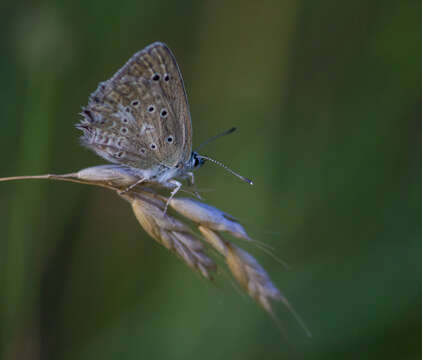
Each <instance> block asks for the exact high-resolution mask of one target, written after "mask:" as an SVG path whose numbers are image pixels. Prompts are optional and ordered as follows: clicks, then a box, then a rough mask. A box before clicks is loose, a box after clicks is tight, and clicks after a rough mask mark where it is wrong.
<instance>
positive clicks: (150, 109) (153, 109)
mask: <svg viewBox="0 0 422 360" xmlns="http://www.w3.org/2000/svg"><path fill="white" fill-rule="evenodd" d="M147 110H148V112H149V113H153V112H154V111H155V106H154V105H150V106H148V109H147Z"/></svg>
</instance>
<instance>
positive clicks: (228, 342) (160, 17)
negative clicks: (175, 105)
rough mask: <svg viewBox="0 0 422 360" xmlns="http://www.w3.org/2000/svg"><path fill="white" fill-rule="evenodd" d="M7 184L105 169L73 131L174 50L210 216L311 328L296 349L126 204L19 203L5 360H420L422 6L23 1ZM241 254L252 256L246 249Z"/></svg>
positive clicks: (6, 268) (39, 196) (7, 100)
mask: <svg viewBox="0 0 422 360" xmlns="http://www.w3.org/2000/svg"><path fill="white" fill-rule="evenodd" d="M0 14H1V15H0V19H1V21H0V28H1V31H0V42H1V43H0V46H1V54H0V55H1V56H0V80H1V82H2V86H1V88H0V89H1V90H0V92H1V97H0V99H1V103H0V105H1V106H0V109H1V113H0V119H1V126H0V153H1V154H3V159H2V162H1V164H2V165H1V167H0V176H11V175H24V174H25V175H30V174H42V173H48V172H54V173H65V172H70V171H74V170H78V169H82V168H84V167H88V166H92V165H96V164H101V163H103V161H102V160H101V159H100V158H98V157H96V156H95V155H94V154H92V153H91V152H89V151H88V150H86V149H84V148H82V147H80V146H79V145H78V141H77V138H78V136H79V134H78V132H77V130H76V129H74V128H73V124H74V123H75V122H77V120H78V115H77V113H78V112H79V111H80V107H81V106H83V105H85V104H86V102H87V99H88V95H89V94H90V92H91V91H93V90H94V89H95V88H96V86H97V84H98V82H99V81H103V80H106V79H107V78H109V77H110V76H111V75H112V74H113V73H114V72H115V70H117V69H118V68H119V67H120V66H121V65H122V64H123V63H124V62H125V61H126V60H127V59H128V58H129V57H130V56H131V55H132V54H133V53H134V52H136V51H137V50H139V49H141V48H143V47H144V46H146V45H148V44H149V43H151V42H153V41H156V40H160V41H164V42H166V43H167V44H168V45H169V46H170V47H171V49H172V50H173V52H174V53H175V55H176V57H177V59H178V62H179V65H180V67H181V69H182V72H183V75H184V79H185V84H186V87H187V92H188V97H189V101H190V104H191V113H192V118H193V128H194V133H195V136H194V143H195V144H199V143H200V142H201V141H203V140H205V139H206V138H208V137H210V136H212V135H214V134H216V133H218V132H220V131H222V130H225V129H227V128H229V127H231V126H238V127H239V131H238V133H237V134H235V135H231V136H230V137H228V138H226V139H221V140H219V141H218V143H214V144H210V145H209V146H208V147H207V148H206V150H205V152H206V154H209V155H210V156H213V157H214V158H216V159H219V160H222V161H223V162H225V163H227V164H229V165H230V166H232V167H233V168H234V169H235V170H237V171H239V172H240V173H241V174H244V175H246V176H249V177H251V178H252V179H253V180H254V181H255V183H256V186H255V187H253V188H250V187H249V186H248V185H246V184H243V183H241V182H239V181H238V180H237V179H236V178H234V177H232V176H230V175H229V174H227V173H225V172H224V171H223V170H222V169H220V168H217V167H215V166H213V165H212V164H207V165H206V166H205V167H204V168H203V169H201V170H200V171H199V172H198V173H197V178H196V179H197V183H198V186H200V187H201V188H204V189H209V188H211V189H215V191H213V192H208V193H205V195H204V196H205V197H206V201H207V202H208V203H210V204H213V205H216V206H217V207H219V208H220V209H222V210H225V211H227V212H230V213H232V214H233V215H234V216H236V217H237V218H239V219H241V220H242V221H243V223H244V224H245V226H246V228H247V229H248V231H249V232H250V233H251V235H252V236H253V237H255V238H257V239H259V240H262V241H265V242H267V243H269V244H271V245H272V246H274V247H275V248H276V250H275V253H276V255H277V256H279V257H281V258H283V259H285V260H287V261H288V262H289V263H290V265H291V266H292V269H291V270H290V271H285V270H284V269H283V268H282V267H281V266H280V265H279V264H278V263H276V262H274V261H273V260H272V259H270V258H269V257H268V256H266V255H265V254H263V253H262V252H261V251H259V249H256V248H254V247H247V249H248V250H249V251H250V252H252V253H253V254H254V255H256V256H257V258H258V259H259V261H260V262H261V263H262V264H263V265H264V266H265V267H266V268H267V269H268V272H269V274H270V275H271V276H272V278H273V280H274V282H275V283H276V284H277V285H278V286H279V287H280V288H281V289H282V290H283V291H284V292H285V294H286V295H287V297H288V298H289V299H290V300H291V302H292V303H293V304H294V305H295V307H296V308H297V310H298V312H299V313H300V314H301V315H302V317H303V318H304V319H305V320H306V322H307V323H308V325H309V327H310V328H311V330H312V332H313V334H314V338H313V339H311V340H308V339H306V338H305V336H304V334H303V333H301V331H300V329H298V327H297V325H296V324H295V323H294V321H293V320H292V318H291V316H290V315H289V314H288V313H287V312H286V310H285V309H284V308H283V306H282V305H277V306H276V311H277V313H278V316H279V317H280V322H281V323H282V324H283V326H284V328H285V332H286V334H287V336H286V337H287V339H286V337H284V336H283V335H281V333H280V331H279V329H278V328H277V326H276V325H275V324H274V322H273V321H272V320H271V319H270V318H269V317H268V316H266V314H265V313H264V312H263V311H261V310H260V309H259V308H258V307H257V306H256V305H255V304H254V303H253V302H252V301H250V300H249V299H248V298H247V297H246V296H241V295H240V294H239V292H237V291H235V290H234V289H233V288H232V286H231V283H230V278H229V277H228V276H224V274H222V275H223V276H220V277H219V278H218V280H217V286H214V285H212V284H209V283H207V282H205V281H203V280H201V279H200V278H199V277H198V276H196V275H195V274H193V273H192V272H191V271H190V270H189V269H188V268H187V267H186V266H185V265H183V264H182V263H181V262H180V261H179V260H177V259H176V258H175V257H174V256H173V255H172V254H170V253H168V252H167V251H166V250H165V249H164V248H162V247H160V246H159V245H157V244H156V243H155V242H154V241H153V240H152V239H151V238H149V237H148V236H147V235H146V234H145V233H144V232H143V230H142V229H141V227H140V226H139V224H138V223H137V221H136V219H135V217H134V216H133V214H132V212H131V209H130V208H129V206H128V205H127V204H126V203H124V202H123V201H122V200H121V199H119V198H118V197H116V196H115V195H114V194H113V193H111V192H109V191H106V190H104V189H100V188H94V187H88V186H82V185H77V184H66V183H54V182H46V181H44V182H42V181H27V182H22V183H1V184H0V196H1V206H0V228H1V229H2V236H1V240H0V289H1V290H0V294H1V295H0V358H3V359H7V360H9V359H97V358H98V359H106V360H107V359H219V358H226V359H262V358H266V359H295V358H306V359H357V358H359V359H374V358H383V359H390V358H391V359H418V358H421V357H422V346H421V345H420V344H421V336H420V334H421V331H422V309H421V301H422V283H421V275H422V271H421V261H420V259H421V256H422V242H421V235H422V227H421V223H420V220H419V217H420V211H418V209H420V205H419V206H418V205H417V204H420V202H421V195H422V194H421V192H422V191H421V183H422V171H421V168H422V167H421V161H420V158H421V147H420V143H421V140H420V139H421V136H422V131H421V114H420V113H421V110H420V108H421V95H422V70H421V64H422V47H421V46H420V43H421V39H422V23H421V14H422V3H421V2H418V1H410V0H409V1H388V0H386V1H382V2H379V1H350V2H348V1H345V2H339V1H334V0H332V1H305V0H302V1H300V0H299V1H293V0H291V1H263V0H261V1H245V0H242V1H240V0H239V1H225V2H222V1H221V2H219V1H211V0H210V1H194V0H191V1H170V0H168V1H155V0H154V1H152V0H151V1H141V0H137V1H120V2H116V1H107V0H102V1H88V2H85V1H82V0H76V1H71V2H70V1H67V2H64V1H63V2H54V1H48V2H47V1H46V2H38V3H37V4H34V3H33V2H30V1H27V2H24V1H20V2H19V1H17V2H14V3H13V4H12V3H8V4H6V3H2V4H1V5H0ZM241 245H242V246H244V245H245V244H241Z"/></svg>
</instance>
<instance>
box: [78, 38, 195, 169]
mask: <svg viewBox="0 0 422 360" xmlns="http://www.w3.org/2000/svg"><path fill="white" fill-rule="evenodd" d="M81 114H82V115H83V119H82V120H81V122H80V123H79V124H77V128H79V129H81V130H82V131H83V135H82V137H81V140H82V143H83V144H84V145H85V146H87V147H88V148H90V149H92V150H94V151H95V152H96V153H97V154H99V155H100V156H102V157H103V158H105V159H107V160H108V161H111V162H114V163H118V164H124V165H128V166H131V167H135V168H138V169H152V168H154V167H155V166H157V165H160V164H161V165H166V166H169V167H172V166H175V165H177V164H178V163H179V162H180V161H182V162H183V163H185V162H186V161H188V159H189V158H190V155H191V150H192V149H191V148H192V128H191V127H192V125H191V119H190V114H189V107H188V103H187V98H186V93H185V89H184V85H183V79H182V76H181V74H180V71H179V68H178V66H177V63H176V59H175V58H174V56H173V54H172V53H171V51H170V49H169V48H168V47H167V46H166V45H165V44H163V43H159V42H156V43H153V44H151V45H149V46H148V47H146V48H145V49H143V50H141V51H139V52H138V53H136V54H135V55H133V56H132V58H130V59H129V61H128V62H127V63H126V64H125V65H124V66H123V67H122V68H121V69H120V70H119V71H118V72H117V73H116V74H115V75H114V76H113V77H112V78H111V79H110V80H108V81H105V82H103V83H100V84H99V86H98V88H97V90H96V91H94V92H93V93H92V94H91V96H90V99H89V103H88V105H87V106H86V107H85V108H83V111H82V113H81Z"/></svg>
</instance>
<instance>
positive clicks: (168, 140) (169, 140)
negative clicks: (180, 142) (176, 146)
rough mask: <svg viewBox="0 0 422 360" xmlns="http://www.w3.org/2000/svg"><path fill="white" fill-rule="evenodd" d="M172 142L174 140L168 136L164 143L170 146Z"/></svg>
mask: <svg viewBox="0 0 422 360" xmlns="http://www.w3.org/2000/svg"><path fill="white" fill-rule="evenodd" d="M173 140H174V138H173V136H169V137H168V138H167V139H166V141H167V142H168V143H169V144H171V143H172V142H173Z"/></svg>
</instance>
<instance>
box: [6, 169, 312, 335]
mask: <svg viewBox="0 0 422 360" xmlns="http://www.w3.org/2000/svg"><path fill="white" fill-rule="evenodd" d="M20 179H53V180H63V181H71V182H78V183H84V184H90V185H96V186H102V187H106V188H109V189H111V190H114V191H116V192H117V193H118V194H119V195H120V196H121V197H122V198H124V199H125V200H127V201H128V202H129V203H130V204H131V206H132V209H133V211H134V214H135V216H136V218H137V220H138V221H139V223H140V224H141V226H142V227H143V228H144V230H145V231H146V232H147V233H148V234H149V235H150V236H151V237H152V238H153V239H155V240H156V241H157V242H158V243H160V244H161V245H163V246H165V247H166V248H167V249H168V250H170V251H171V252H173V253H175V254H176V255H177V256H178V257H179V258H180V259H182V261H184V262H185V263H186V264H187V265H188V266H189V267H190V268H191V269H192V270H194V271H197V272H199V273H200V274H201V275H202V276H204V277H205V278H207V279H211V278H212V276H211V273H212V272H214V271H215V270H216V269H217V266H216V264H215V262H214V261H213V260H212V258H211V257H210V256H209V255H208V250H209V249H207V248H206V247H205V246H204V244H203V242H202V241H201V240H205V242H206V243H208V244H209V245H210V246H211V247H212V248H213V249H215V250H216V252H217V253H218V254H220V255H221V256H222V257H223V259H224V261H225V263H226V264H227V267H228V269H229V270H230V272H231V273H232V275H233V277H234V279H235V280H236V281H237V282H238V283H239V284H240V286H241V287H242V288H243V289H244V290H245V292H246V293H247V294H248V295H249V296H250V297H251V298H253V299H254V300H255V301H256V302H257V303H258V304H259V305H260V306H261V307H262V308H263V309H264V310H266V311H267V312H268V313H269V314H271V315H273V310H272V306H271V301H281V302H283V303H284V304H285V306H286V307H287V308H288V309H289V310H290V312H291V313H292V314H293V316H294V317H295V318H296V320H297V321H298V323H299V324H300V325H301V326H302V328H303V329H304V330H305V332H306V334H307V335H308V336H311V334H310V332H309V330H308V329H307V327H306V325H305V324H304V323H303V321H302V320H301V318H300V317H299V315H298V314H297V313H296V312H295V310H294V309H293V308H292V306H291V305H290V304H289V302H288V301H287V299H286V298H285V297H284V296H283V295H282V294H281V292H280V291H279V290H278V289H277V287H276V286H275V285H274V284H273V282H272V281H271V279H270V277H269V276H268V274H267V272H266V271H265V270H264V268H263V267H262V266H261V265H260V264H259V263H258V262H257V260H256V259H255V258H254V257H253V256H252V255H251V254H249V253H248V252H246V251H245V250H243V249H241V248H240V247H238V246H236V245H235V244H233V243H231V242H230V241H228V240H226V239H224V238H223V237H222V235H221V234H220V232H227V233H229V234H230V235H232V236H234V237H236V238H240V239H243V240H246V241H254V240H252V239H251V238H250V237H249V235H248V234H247V233H246V231H245V229H244V228H243V226H242V225H241V224H240V223H239V222H238V221H237V220H236V219H234V218H233V217H232V216H231V215H229V214H227V213H225V212H223V211H221V210H219V209H217V208H215V207H213V206H210V205H207V204H205V203H203V202H200V201H198V200H195V199H192V198H185V197H180V198H179V197H178V198H173V199H171V200H170V201H169V200H168V198H167V197H166V196H163V195H161V194H160V193H159V192H158V190H157V187H156V184H154V183H142V184H139V185H137V186H136V187H134V188H131V189H130V191H124V190H126V189H127V188H128V187H129V186H130V185H132V184H134V183H135V182H136V180H137V177H136V176H135V175H134V174H132V173H131V172H130V169H128V168H125V167H122V166H118V165H103V166H95V167H90V168H87V169H83V170H81V171H79V172H76V173H71V174H65V175H51V174H48V175H41V176H22V177H11V178H3V179H0V181H8V180H20ZM167 188H171V186H170V185H169V186H168V187H167ZM168 201H169V205H170V207H171V208H172V209H173V210H174V211H175V212H176V214H178V215H179V217H180V216H181V217H183V218H186V219H189V220H191V221H192V222H193V223H194V225H196V227H197V229H198V230H199V232H200V234H201V235H202V238H201V237H200V236H199V234H198V233H197V232H195V231H194V230H193V229H192V228H191V227H190V226H188V225H187V223H186V222H184V221H183V218H181V219H179V218H176V217H175V216H174V215H173V214H171V213H170V212H165V207H166V203H167V202H168Z"/></svg>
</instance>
